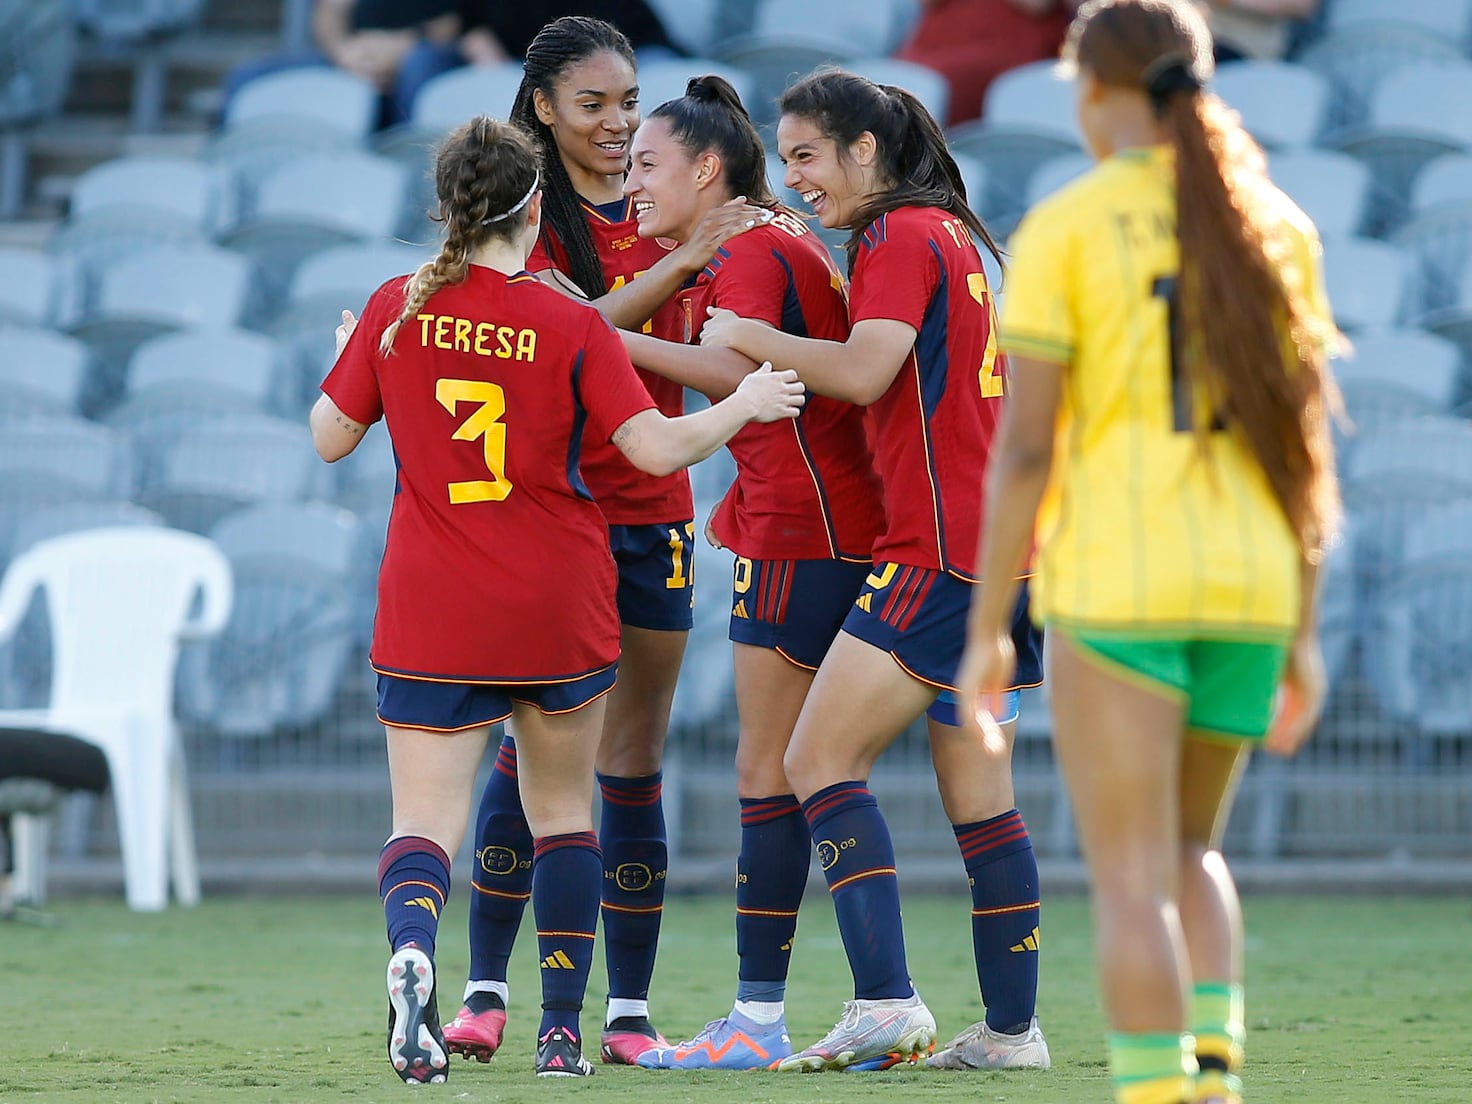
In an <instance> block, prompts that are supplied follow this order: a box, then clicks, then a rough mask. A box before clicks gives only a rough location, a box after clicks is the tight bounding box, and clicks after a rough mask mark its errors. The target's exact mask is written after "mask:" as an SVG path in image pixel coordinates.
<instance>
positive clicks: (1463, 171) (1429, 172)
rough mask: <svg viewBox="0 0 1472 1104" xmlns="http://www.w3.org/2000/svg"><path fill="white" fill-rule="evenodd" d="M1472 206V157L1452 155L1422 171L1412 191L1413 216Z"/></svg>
mask: <svg viewBox="0 0 1472 1104" xmlns="http://www.w3.org/2000/svg"><path fill="white" fill-rule="evenodd" d="M1443 205H1445V206H1450V207H1464V208H1465V207H1472V156H1469V155H1467V154H1460V153H1450V154H1446V155H1445V156H1442V157H1438V158H1436V159H1435V160H1433V161H1432V162H1431V163H1430V164H1428V165H1427V166H1426V167H1425V168H1424V169H1422V170H1421V174H1420V175H1419V176H1417V177H1416V186H1415V188H1414V189H1413V190H1412V192H1411V212H1412V215H1413V217H1414V216H1416V215H1422V214H1425V213H1426V212H1428V211H1434V210H1436V209H1437V208H1439V207H1442V206H1443Z"/></svg>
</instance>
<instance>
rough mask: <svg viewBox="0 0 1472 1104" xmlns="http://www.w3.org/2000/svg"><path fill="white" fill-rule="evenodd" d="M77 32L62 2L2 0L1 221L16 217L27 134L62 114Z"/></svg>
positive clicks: (23, 184) (23, 183)
mask: <svg viewBox="0 0 1472 1104" xmlns="http://www.w3.org/2000/svg"><path fill="white" fill-rule="evenodd" d="M75 56H76V32H75V29H74V27H73V24H72V20H71V10H70V6H69V5H68V4H66V3H63V2H62V0H0V219H11V218H15V217H16V216H17V215H19V214H20V210H21V204H22V203H23V202H24V200H25V192H26V162H27V159H28V157H29V153H30V139H31V134H32V132H33V131H34V130H35V128H36V127H37V126H38V125H39V124H40V123H42V122H43V121H44V120H46V119H49V118H50V117H51V116H53V115H55V114H56V113H57V112H59V111H60V110H61V106H62V103H63V102H64V101H65V100H66V95H67V91H68V89H69V88H70V87H71V76H72V64H73V61H74V59H75Z"/></svg>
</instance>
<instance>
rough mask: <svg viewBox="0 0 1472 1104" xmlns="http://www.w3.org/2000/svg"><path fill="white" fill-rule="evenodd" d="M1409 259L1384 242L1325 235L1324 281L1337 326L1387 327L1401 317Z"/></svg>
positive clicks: (1352, 330) (1350, 327)
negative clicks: (1327, 237) (1326, 236)
mask: <svg viewBox="0 0 1472 1104" xmlns="http://www.w3.org/2000/svg"><path fill="white" fill-rule="evenodd" d="M1410 268H1411V259H1410V257H1409V256H1408V255H1407V254H1406V253H1405V252H1404V251H1403V250H1401V249H1398V248H1396V247H1395V246H1394V245H1391V244H1390V243H1388V242H1382V241H1374V240H1372V239H1370V238H1329V239H1326V240H1325V242H1324V284H1325V287H1326V289H1327V291H1328V294H1329V305H1330V307H1331V308H1333V311H1334V321H1336V322H1337V323H1339V328H1340V329H1341V330H1344V331H1346V332H1349V333H1352V332H1354V331H1357V330H1376V329H1388V328H1389V327H1390V326H1392V325H1394V324H1395V323H1396V322H1397V321H1398V320H1399V318H1400V316H1401V311H1402V305H1403V303H1404V297H1405V287H1406V282H1407V280H1408V279H1409V276H1410Z"/></svg>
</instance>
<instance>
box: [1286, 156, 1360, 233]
mask: <svg viewBox="0 0 1472 1104" xmlns="http://www.w3.org/2000/svg"><path fill="white" fill-rule="evenodd" d="M1268 174H1269V175H1270V176H1271V177H1272V179H1273V183H1274V184H1276V185H1277V186H1278V187H1279V188H1281V189H1282V190H1283V191H1284V192H1285V193H1286V194H1287V195H1288V198H1289V199H1291V200H1293V202H1294V203H1296V204H1298V206H1299V207H1301V208H1303V211H1304V213H1305V214H1306V215H1308V217H1309V218H1311V219H1313V222H1314V226H1316V227H1317V228H1318V231H1319V233H1320V235H1322V236H1324V237H1333V238H1341V237H1351V236H1353V235H1355V234H1358V233H1359V232H1360V230H1361V229H1363V227H1364V223H1365V213H1366V210H1367V207H1368V197H1369V192H1370V170H1369V169H1368V168H1366V167H1365V165H1364V163H1363V162H1360V161H1356V160H1355V159H1354V158H1353V157H1350V156H1348V155H1347V154H1343V153H1335V152H1333V151H1332V150H1321V149H1297V150H1282V151H1280V152H1275V153H1273V154H1272V155H1271V156H1270V157H1269V159H1268Z"/></svg>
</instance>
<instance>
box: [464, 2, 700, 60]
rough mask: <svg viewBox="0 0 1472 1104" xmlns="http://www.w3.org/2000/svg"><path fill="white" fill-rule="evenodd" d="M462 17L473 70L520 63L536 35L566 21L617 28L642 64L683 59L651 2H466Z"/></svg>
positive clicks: (466, 47)
mask: <svg viewBox="0 0 1472 1104" xmlns="http://www.w3.org/2000/svg"><path fill="white" fill-rule="evenodd" d="M460 13H461V17H462V19H463V20H464V23H465V26H466V28H467V31H466V34H465V36H464V38H463V39H462V40H461V50H462V53H463V54H464V56H465V60H466V61H468V62H470V63H471V64H472V65H494V64H496V63H498V62H502V61H507V60H510V59H513V58H514V59H518V60H519V59H520V58H522V57H523V56H524V55H525V54H526V49H527V47H528V46H530V45H531V42H532V39H534V38H536V37H537V32H538V31H540V30H541V29H542V28H543V27H545V26H546V25H547V24H548V23H551V22H552V21H553V20H554V19H560V18H561V17H562V16H564V15H586V16H591V17H592V18H594V19H601V20H603V21H604V22H605V23H612V24H613V25H614V26H615V27H617V28H618V29H619V30H621V31H622V32H623V33H624V35H625V36H626V37H627V38H628V40H629V41H630V42H631V43H633V46H634V50H635V52H636V53H637V54H638V56H639V60H640V61H650V60H653V59H654V58H656V57H659V56H664V57H673V56H675V55H677V54H679V53H680V49H679V47H678V46H676V45H675V43H674V41H673V40H672V39H671V38H670V36H669V32H668V31H666V30H665V28H664V24H663V23H661V22H660V21H659V16H658V15H656V14H655V13H654V9H653V8H651V7H650V6H649V4H648V2H647V0H538V2H536V3H528V2H527V0H461V5H460Z"/></svg>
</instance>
